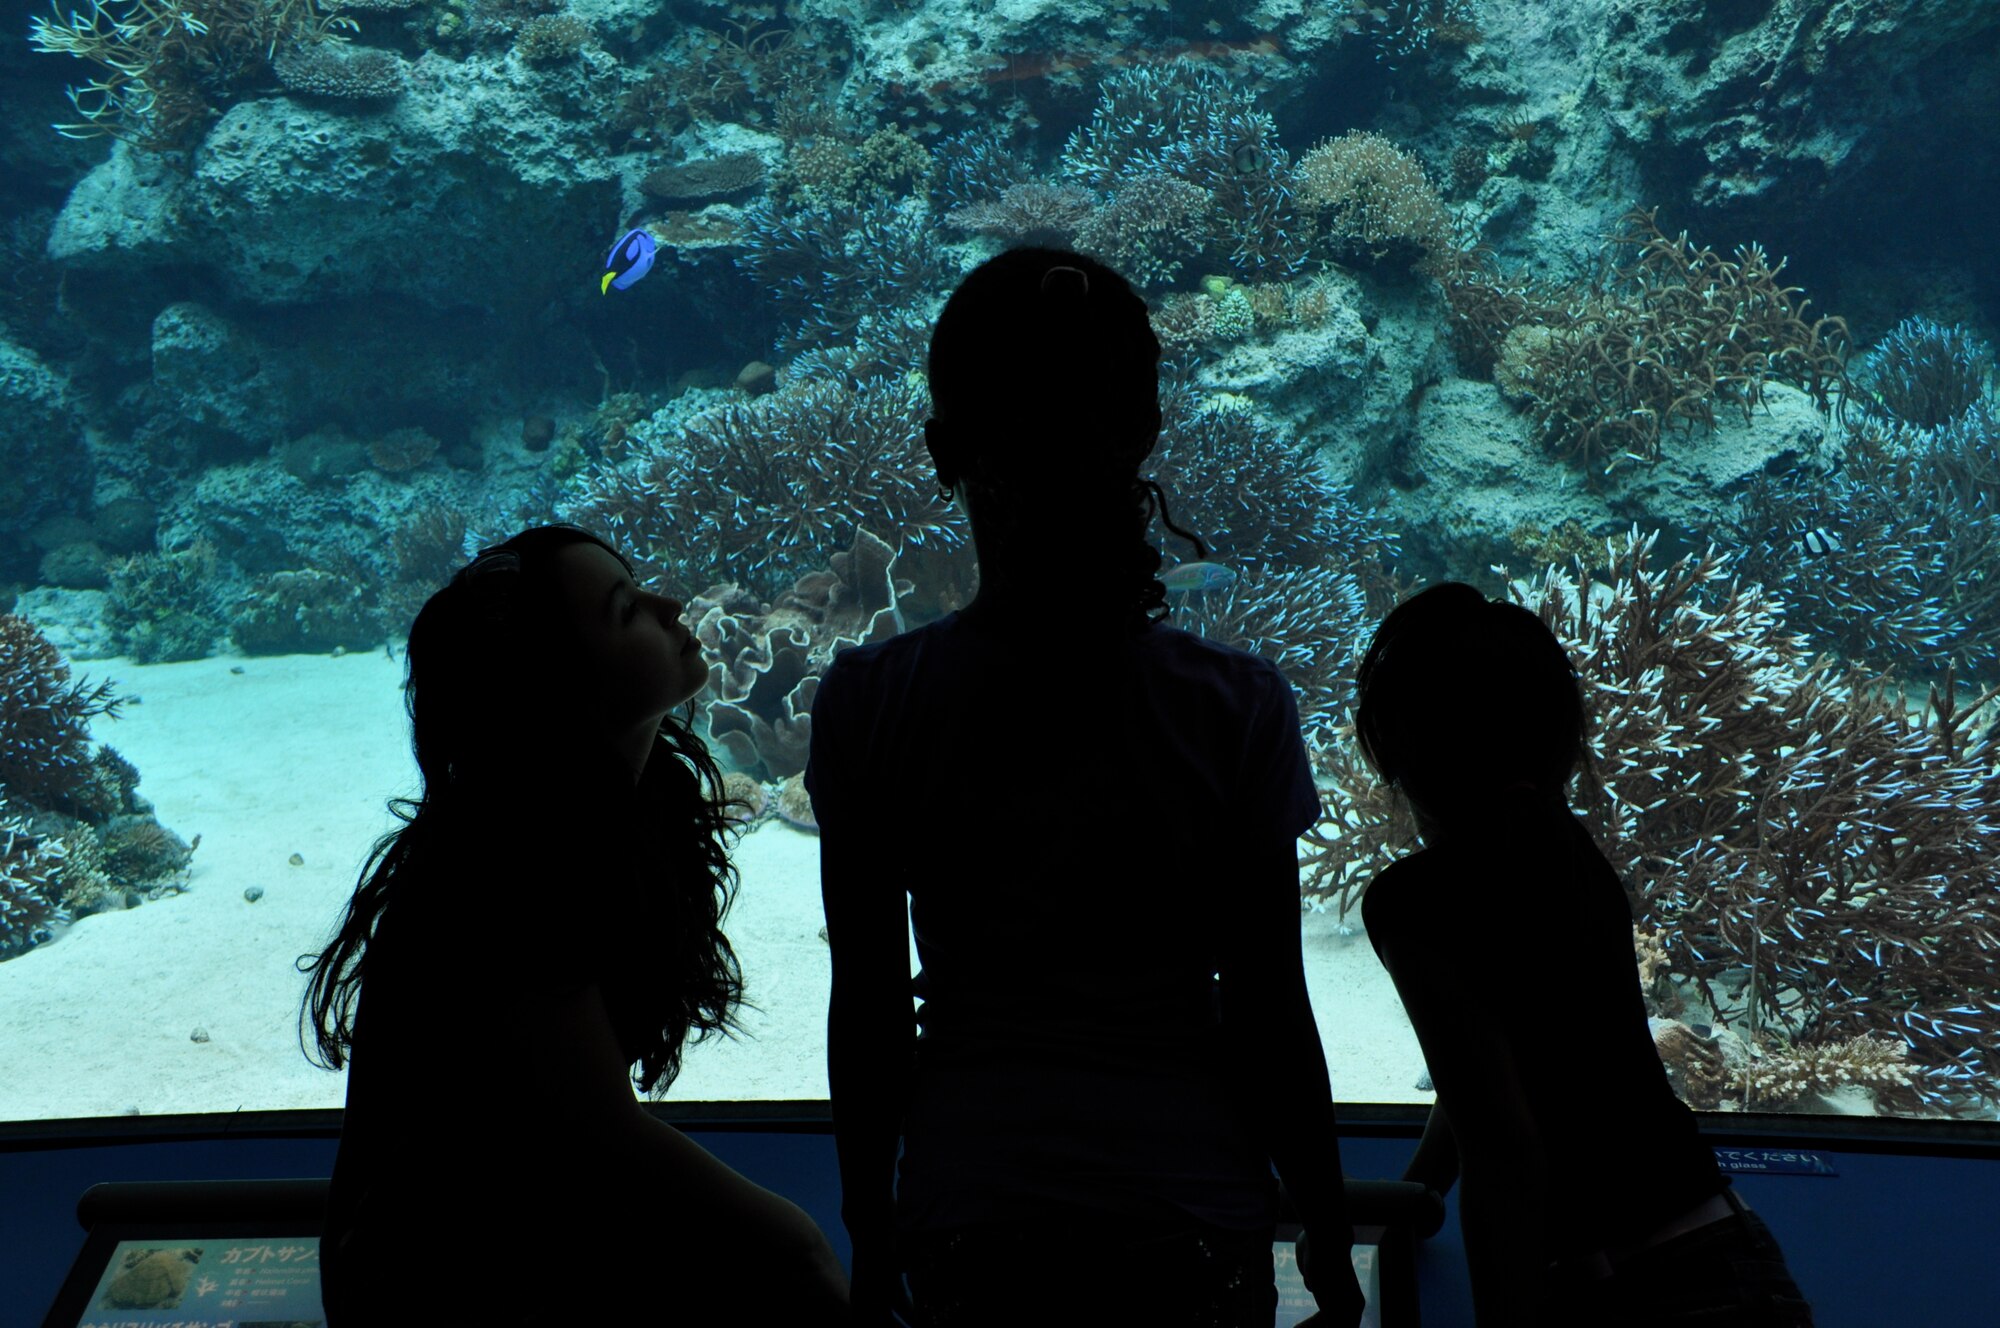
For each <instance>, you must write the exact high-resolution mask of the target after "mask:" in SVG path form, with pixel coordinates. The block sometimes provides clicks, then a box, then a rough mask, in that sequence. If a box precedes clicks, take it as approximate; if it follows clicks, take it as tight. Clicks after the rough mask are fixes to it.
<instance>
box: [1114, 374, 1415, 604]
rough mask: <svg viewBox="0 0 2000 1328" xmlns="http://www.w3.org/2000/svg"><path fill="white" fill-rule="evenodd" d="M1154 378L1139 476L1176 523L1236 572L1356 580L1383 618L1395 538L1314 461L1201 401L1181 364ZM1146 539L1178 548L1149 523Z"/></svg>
mask: <svg viewBox="0 0 2000 1328" xmlns="http://www.w3.org/2000/svg"><path fill="white" fill-rule="evenodd" d="M1161 379H1162V382H1161V393H1160V411H1161V419H1162V424H1161V429H1160V441H1159V445H1158V446H1157V447H1156V448H1155V449H1154V451H1153V454H1152V456H1151V457H1149V458H1148V459H1147V461H1146V464H1145V466H1144V468H1143V469H1142V472H1141V473H1142V474H1143V475H1144V477H1145V478H1148V479H1152V480H1156V481H1158V483H1159V485H1160V487H1161V488H1162V489H1163V490H1164V491H1165V492H1166V494H1167V496H1168V498H1169V499H1170V500H1171V502H1172V504H1173V509H1174V522H1175V524H1176V525H1179V526H1180V527H1181V528H1182V529H1184V530H1191V531H1194V532H1195V533H1196V534H1199V535H1200V536H1201V538H1202V540H1203V541H1204V542H1205V543H1206V544H1207V545H1208V546H1209V550H1210V557H1211V558H1213V559H1215V560H1216V561H1219V562H1223V563H1226V564H1227V565H1229V566H1230V567H1232V568H1234V569H1236V570H1237V571H1239V572H1244V571H1251V570H1261V569H1266V568H1268V569H1273V570H1279V569H1300V568H1317V567H1322V566H1327V567H1333V568H1336V569H1339V570H1341V571H1345V572H1347V573H1349V574H1351V575H1354V576H1356V577H1358V578H1359V579H1360V581H1361V583H1362V587H1363V590H1364V591H1365V592H1366V593H1367V595H1368V596H1369V601H1370V606H1371V608H1375V609H1378V610H1379V611H1381V612H1387V611H1388V609H1389V608H1390V607H1392V606H1393V604H1394V598H1393V587H1391V586H1390V583H1389V579H1388V578H1389V573H1388V571H1387V566H1388V564H1389V562H1390V561H1391V560H1392V559H1393V557H1394V555H1395V550H1396V537H1395V536H1394V535H1393V534H1391V533H1390V532H1389V530H1388V529H1387V527H1386V526H1384V525H1383V524H1382V523H1381V521H1380V520H1379V519H1378V518H1376V517H1374V516H1373V515H1372V514H1369V513H1366V512H1365V511H1364V509H1362V508H1361V507H1360V506H1359V505H1358V504H1357V503H1355V502H1354V501H1353V497H1352V491H1351V490H1349V489H1347V488H1346V487H1344V486H1341V485H1338V484H1336V483H1334V481H1333V480H1332V479H1331V478H1330V477H1329V476H1328V475H1327V474H1326V472H1325V471H1324V469H1322V467H1321V465H1320V462H1319V458H1318V455H1317V453H1316V452H1315V451H1314V450H1313V449H1312V448H1311V447H1310V446H1301V445H1299V444H1298V443H1297V442H1295V441H1293V440H1291V439H1287V438H1285V437H1284V436H1283V435H1281V434H1280V433H1279V432H1278V431H1277V430H1276V429H1275V428H1274V427H1272V426H1271V425H1270V424H1268V423H1267V422H1265V420H1264V418H1263V417H1262V416H1261V415H1259V414H1257V413H1256V412H1255V411H1253V410H1251V409H1247V408H1232V407H1228V406H1223V405H1220V404H1217V403H1215V402H1213V401H1211V400H1209V399H1207V398H1206V397H1205V396H1204V395H1203V394H1202V393H1200V392H1199V391H1197V390H1196V389H1195V388H1194V386H1193V385H1192V383H1191V381H1190V380H1189V377H1188V370H1187V366H1186V365H1185V364H1184V363H1181V362H1172V363H1170V364H1169V365H1168V366H1167V368H1166V371H1165V372H1163V373H1162V375H1161ZM1150 537H1151V538H1152V539H1154V540H1155V541H1156V542H1159V543H1160V544H1161V547H1162V548H1167V547H1170V546H1171V545H1170V543H1169V542H1178V541H1177V537H1174V536H1172V535H1170V533H1169V532H1168V531H1167V530H1166V528H1165V527H1164V526H1162V525H1159V524H1157V523H1156V524H1155V526H1154V528H1153V530H1152V531H1151V535H1150ZM1385 594H1388V595H1389V596H1390V597H1389V598H1388V600H1387V602H1386V603H1385V602H1383V596H1384V595H1385Z"/></svg>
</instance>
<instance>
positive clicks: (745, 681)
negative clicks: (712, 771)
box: [687, 530, 910, 800]
mask: <svg viewBox="0 0 2000 1328" xmlns="http://www.w3.org/2000/svg"><path fill="white" fill-rule="evenodd" d="M895 567H896V553H895V550H894V549H892V548H890V546H889V545H888V544H887V543H885V542H884V541H882V540H881V539H880V538H878V537H877V536H875V535H873V534H871V533H870V532H869V531H867V530H861V531H858V532H856V534H855V536H854V541H853V543H852V545H851V546H850V547H849V548H848V550H847V551H846V552H844V553H839V554H835V555H834V557H833V560H832V566H831V568H830V570H823V571H815V572H809V573H807V574H806V575H804V576H802V577H800V578H799V579H798V581H797V582H795V583H794V584H793V585H792V586H791V587H790V588H789V589H787V590H786V591H785V592H784V593H783V594H781V595H779V596H778V597H777V599H776V600H775V601H773V602H771V603H763V602H760V601H759V600H758V599H757V598H756V597H755V596H753V595H750V594H749V593H748V592H746V591H744V590H743V589H742V588H741V587H739V586H737V585H735V584H734V583H725V584H721V585H714V586H710V587H709V588H708V589H707V590H705V591H703V592H702V593H701V594H699V595H696V596H695V597H694V598H692V599H691V600H689V601H688V608H687V616H688V621H689V622H690V623H692V624H693V630H694V634H695V636H696V638H697V639H698V640H700V642H701V644H702V650H703V653H704V654H705V655H706V656H707V658H708V660H709V688H708V691H707V693H706V700H705V706H706V711H707V716H708V727H709V733H710V735H711V739H712V741H713V742H714V743H715V744H716V745H717V746H719V747H721V748H722V749H723V750H724V751H725V752H727V753H728V755H729V758H730V760H731V761H732V762H733V763H734V765H735V767H736V768H737V769H738V770H741V771H743V772H744V773H746V774H752V775H758V776H759V777H762V778H769V779H782V778H785V777H786V776H789V775H794V774H797V773H798V772H799V771H801V770H804V769H805V764H806V755H807V753H808V752H809V751H810V749H811V742H812V702H813V697H814V696H815V695H816V694H817V693H818V691H819V679H820V677H821V675H822V674H824V673H825V671H826V666H827V665H828V664H829V663H831V662H832V660H833V656H834V653H835V652H836V651H838V650H840V649H842V648H844V647H846V646H849V645H857V644H862V643H865V642H869V641H882V640H887V639H888V638H889V637H891V636H894V635H896V634H897V633H898V632H901V631H902V630H903V629H904V626H905V624H904V619H903V615H902V612H901V609H900V607H899V601H900V599H901V596H902V595H903V594H905V593H907V592H908V590H909V589H910V582H909V581H907V580H903V579H900V578H899V577H898V576H897V575H896V571H895ZM781 800H782V796H781Z"/></svg>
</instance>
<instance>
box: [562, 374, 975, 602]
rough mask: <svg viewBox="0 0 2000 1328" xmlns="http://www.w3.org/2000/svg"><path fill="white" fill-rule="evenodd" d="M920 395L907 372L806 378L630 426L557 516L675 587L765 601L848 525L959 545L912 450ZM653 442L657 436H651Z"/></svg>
mask: <svg viewBox="0 0 2000 1328" xmlns="http://www.w3.org/2000/svg"><path fill="white" fill-rule="evenodd" d="M927 410H928V396H927V394H926V393H925V392H924V389H923V387H922V385H921V382H920V381H914V380H912V379H910V378H908V377H900V378H871V379H867V380H864V381H862V382H861V383H859V384H858V385H855V386H849V385H847V384H845V383H842V382H839V381H836V380H834V379H814V380H812V381H807V382H802V383H798V384H794V385H788V386H786V387H785V388H783V389H781V390H779V391H776V392H772V393H768V394H767V395H765V396H762V397H758V398H756V399H755V400H753V401H749V402H742V403H732V404H729V405H725V406H723V407H720V408H719V409H716V410H714V411H711V412H708V413H706V414H703V415H700V416H697V417H696V418H694V419H692V420H690V421H689V422H687V423H686V424H685V425H684V426H683V427H682V428H680V429H679V430H678V431H675V432H672V433H668V432H667V431H664V430H659V431H656V430H653V429H652V428H651V427H650V426H646V425H642V426H640V427H639V428H638V429H636V430H635V431H634V432H635V435H636V436H637V437H638V438H639V440H640V441H639V442H638V443H637V444H635V445H634V447H633V448H632V450H631V453H630V459H629V460H627V461H625V462H622V463H620V464H618V465H615V466H599V467H595V468H593V469H592V470H591V471H589V472H587V473H586V475H585V477H584V492H583V494H582V495H581V496H580V497H579V498H578V499H577V500H576V501H575V502H574V503H573V504H571V505H569V507H568V508H567V509H566V511H565V515H566V516H567V517H569V519H572V520H577V521H581V522H583V523H584V524H586V525H589V526H591V527H592V528H594V529H600V530H604V531H606V532H615V534H616V537H617V538H618V539H619V541H620V545H621V547H623V548H626V549H628V550H630V551H631V552H633V553H634V554H636V555H638V556H640V557H642V558H644V559H647V560H648V561H650V562H653V563H656V564H658V565H659V566H661V567H662V568H664V569H666V570H667V573H668V575H670V576H671V577H672V578H674V579H675V580H676V581H677V582H678V583H679V584H681V585H692V586H699V585H708V584H711V583H714V582H723V581H734V582H737V583H739V584H741V585H742V586H744V588H745V589H746V591H747V592H748V593H751V594H754V595H756V596H758V597H759V598H760V599H766V598H773V597H775V596H776V595H777V594H778V593H779V592H780V591H781V590H782V589H783V588H784V587H785V586H786V585H789V584H790V583H791V582H792V581H794V580H795V579H796V578H798V577H800V576H802V575H804V574H806V573H807V572H810V571H813V570H816V569H818V568H823V567H825V566H826V565H827V561H828V559H829V558H831V557H832V556H833V555H834V554H835V553H837V552H839V551H840V550H842V549H843V548H846V547H847V546H848V545H850V544H851V543H852V542H853V540H854V538H855V533H856V531H857V530H861V529H867V530H872V531H876V532H878V533H879V534H880V535H881V537H882V538H884V539H887V540H889V541H890V543H891V544H892V545H893V546H894V547H896V548H899V549H900V548H903V547H904V546H906V545H930V544H932V543H938V544H942V545H944V546H947V547H950V546H956V545H961V544H963V543H964V542H965V540H966V535H967V532H966V527H965V524H964V518H963V516H962V515H961V514H960V513H959V512H958V511H957V509H956V508H954V507H950V506H948V505H946V504H945V503H943V502H941V501H940V500H939V499H938V498H937V494H936V485H935V483H934V481H933V477H932V469H931V464H930V461H929V458H928V457H927V456H926V455H925V454H924V451H923V446H922V442H921V438H922V425H923V418H924V415H925V413H926V411H927ZM662 435H664V436H662Z"/></svg>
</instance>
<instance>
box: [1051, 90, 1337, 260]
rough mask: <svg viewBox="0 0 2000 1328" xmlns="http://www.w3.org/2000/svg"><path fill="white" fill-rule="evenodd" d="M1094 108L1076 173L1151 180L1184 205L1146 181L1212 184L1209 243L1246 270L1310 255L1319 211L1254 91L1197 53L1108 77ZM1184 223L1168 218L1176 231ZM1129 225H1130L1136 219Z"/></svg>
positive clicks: (1074, 152) (1100, 186) (1081, 179)
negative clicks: (1301, 187) (1305, 200)
mask: <svg viewBox="0 0 2000 1328" xmlns="http://www.w3.org/2000/svg"><path fill="white" fill-rule="evenodd" d="M1098 92H1099V100H1098V104H1097V107H1096V109H1095V110H1094V111H1093V112H1092V114H1091V118H1090V120H1089V122H1088V123H1086V124H1085V125H1084V126H1083V127H1082V128H1081V129H1079V130H1078V131H1077V132H1076V133H1075V134H1073V135H1071V137H1070V140H1069V143H1068V145H1067V146H1066V147H1065V149H1064V151H1063V158H1062V161H1063V171H1064V174H1065V175H1067V176H1068V177H1069V178H1070V179H1072V180H1074V181H1076V182H1078V183H1080V184H1083V185H1087V186H1089V187H1090V188H1092V189H1096V190H1098V191H1100V192H1101V193H1103V194H1104V195H1105V196H1106V197H1107V198H1108V199H1109V200H1110V202H1111V205H1113V206H1116V205H1117V203H1118V199H1119V196H1120V194H1121V193H1122V192H1123V191H1124V190H1126V189H1128V188H1133V187H1140V188H1148V189H1150V191H1151V197H1153V198H1154V199H1156V200H1159V201H1163V202H1171V203H1172V204H1173V206H1174V207H1176V208H1179V207H1181V206H1182V205H1183V204H1182V200H1181V199H1180V198H1179V197H1170V196H1167V195H1163V194H1161V193H1160V191H1159V189H1158V186H1157V185H1142V184H1139V182H1141V181H1155V180H1158V179H1159V178H1161V177H1164V178H1167V179H1172V180H1179V181H1181V182H1183V183H1186V184H1189V185H1193V186H1194V187H1196V188H1198V189H1201V190H1204V191H1206V192H1207V194H1208V196H1209V206H1208V209H1207V213H1206V216H1205V218H1204V219H1203V222H1202V231H1203V242H1204V246H1205V248H1206V249H1208V250H1209V251H1210V252H1212V253H1213V254H1215V255H1216V256H1217V257H1218V258H1219V259H1221V260H1222V261H1225V262H1227V263H1229V264H1230V265H1231V266H1232V267H1234V268H1235V269H1236V270H1237V271H1238V272H1239V273H1241V274H1242V275H1243V276H1245V277H1252V278H1260V279H1267V280H1268V279H1275V278H1282V277H1286V276H1290V275H1291V274H1292V273H1294V272H1296V271H1298V270H1299V268H1300V267H1301V266H1303V264H1304V263H1305V261H1306V257H1307V254H1308V252H1309V250H1310V247H1311V243H1312V226H1311V219H1310V218H1309V217H1307V216H1305V215H1304V214H1302V212H1301V211H1300V209H1299V207H1298V204H1297V201H1296V200H1295V199H1294V197H1293V186H1294V181H1295V173H1294V171H1293V168H1292V166H1291V162H1290V158H1289V156H1288V155H1287V153H1286V152H1285V151H1284V149H1283V148H1281V147H1279V146H1278V144H1277V127H1276V123H1275V122H1274V121H1273V120H1272V119H1271V117H1270V116H1269V115H1268V114H1267V113H1265V112H1263V111H1259V110H1257V109H1256V107H1255V101H1254V98H1253V97H1252V96H1251V95H1250V94H1249V93H1248V92H1246V91H1244V90H1243V89H1240V88H1238V87H1237V86H1235V85H1234V84H1233V83H1232V82H1231V81H1230V80H1229V78H1228V77H1227V76H1226V75H1224V74H1223V73H1221V72H1220V71H1219V70H1216V69H1214V68H1212V67H1210V66H1208V65H1205V64H1202V63H1200V62H1198V61H1194V60H1175V61H1169V62H1166V63H1163V64H1158V65H1140V66H1137V67H1136V68H1133V69H1129V70H1125V71H1122V72H1120V73H1117V74H1114V75H1112V76H1111V77H1110V78H1107V79H1105V80H1104V83H1103V85H1102V86H1101V87H1100V88H1099V90H1098ZM1179 224H1180V223H1178V222H1175V223H1162V224H1160V225H1157V226H1155V227H1154V228H1153V229H1154V230H1155V231H1166V230H1169V229H1173V228H1174V227H1177V226H1178V225H1179ZM1118 229H1119V230H1120V232H1122V233H1126V234H1130V233H1131V232H1132V230H1133V225H1132V223H1131V222H1124V223H1121V224H1120V226H1119V228H1118Z"/></svg>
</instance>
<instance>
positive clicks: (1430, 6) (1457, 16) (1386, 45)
mask: <svg viewBox="0 0 2000 1328" xmlns="http://www.w3.org/2000/svg"><path fill="white" fill-rule="evenodd" d="M1347 9H1348V13H1349V14H1350V15H1351V19H1350V21H1351V22H1352V24H1353V25H1354V26H1355V27H1356V28H1358V29H1360V30H1362V31H1365V32H1366V33H1367V34H1368V36H1369V37H1370V39H1371V40H1373V41H1374V43H1375V58H1376V59H1377V60H1379V61H1381V62H1382V63H1384V64H1386V65H1388V66H1389V68H1391V69H1395V68H1397V67H1398V66H1399V65H1400V64H1401V63H1402V62H1404V61H1406V60H1409V59H1410V58H1412V57H1413V56H1416V55H1420V54H1422V53H1423V52H1424V51H1425V50H1427V49H1429V48H1430V47H1431V45H1432V44H1434V43H1435V44H1436V45H1439V46H1471V45H1473V44H1475V43H1476V42H1478V41H1479V40H1480V31H1479V10H1478V6H1477V5H1476V4H1475V3H1474V0H1348V4H1347Z"/></svg>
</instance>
